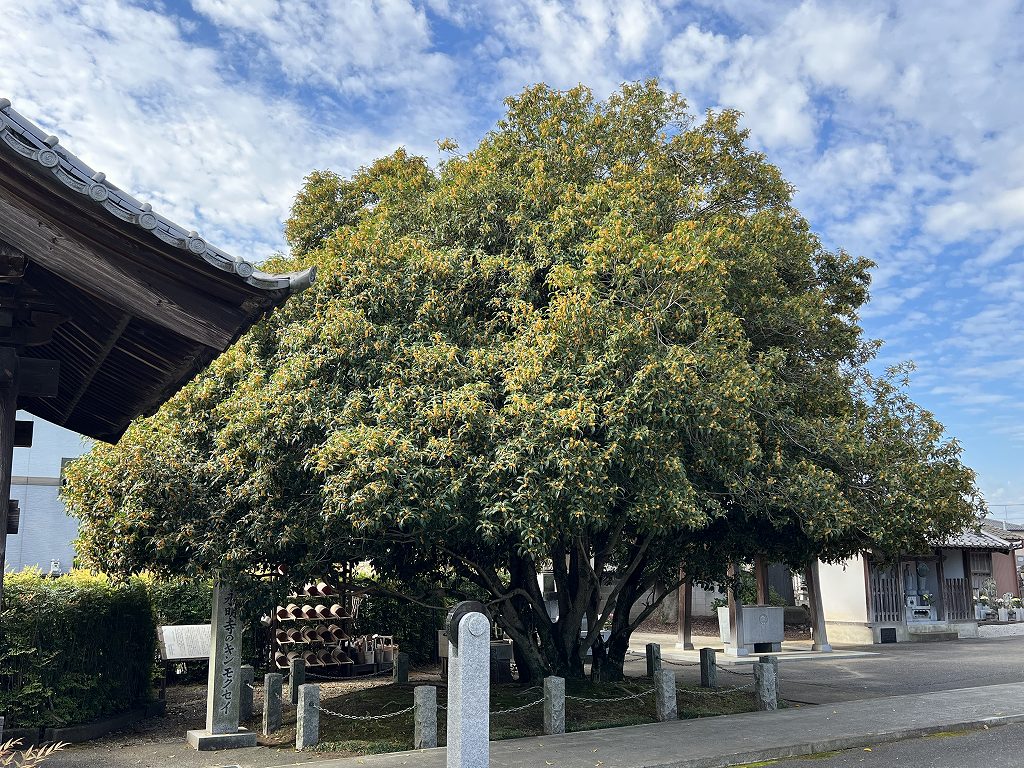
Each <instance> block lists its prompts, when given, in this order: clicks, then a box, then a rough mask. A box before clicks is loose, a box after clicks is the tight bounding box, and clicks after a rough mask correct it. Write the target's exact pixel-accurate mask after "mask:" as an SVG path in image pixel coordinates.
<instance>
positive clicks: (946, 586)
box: [942, 579, 974, 621]
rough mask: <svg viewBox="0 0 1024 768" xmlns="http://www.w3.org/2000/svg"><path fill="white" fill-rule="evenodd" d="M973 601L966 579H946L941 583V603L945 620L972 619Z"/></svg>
mask: <svg viewBox="0 0 1024 768" xmlns="http://www.w3.org/2000/svg"><path fill="white" fill-rule="evenodd" d="M973 602H974V601H973V600H972V599H971V593H970V591H969V590H968V589H967V581H966V579H946V580H945V581H944V582H943V583H942V604H943V605H944V606H945V607H946V621H963V620H965V619H973V618H974V605H973Z"/></svg>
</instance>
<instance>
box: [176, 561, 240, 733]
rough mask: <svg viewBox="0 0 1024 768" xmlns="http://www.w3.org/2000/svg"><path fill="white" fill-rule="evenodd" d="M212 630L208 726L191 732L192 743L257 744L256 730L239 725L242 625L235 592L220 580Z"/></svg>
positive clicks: (214, 600) (208, 687)
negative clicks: (248, 729)
mask: <svg viewBox="0 0 1024 768" xmlns="http://www.w3.org/2000/svg"><path fill="white" fill-rule="evenodd" d="M211 626H212V628H211V631H210V674H209V677H208V682H207V686H206V728H205V729H204V730H201V731H199V730H195V731H188V732H187V734H186V739H187V740H188V743H189V745H190V746H192V747H195V748H196V749H199V750H204V751H205V750H214V749H237V748H238V747H255V746H256V733H255V732H253V731H247V730H245V729H244V728H239V727H238V715H239V707H240V705H241V693H242V692H241V681H242V643H241V640H242V627H241V625H240V624H239V622H238V610H237V607H236V605H235V592H234V590H233V589H232V588H231V586H230V585H228V584H226V583H225V582H224V581H222V580H221V579H217V580H216V581H215V582H214V585H213V617H212V620H211Z"/></svg>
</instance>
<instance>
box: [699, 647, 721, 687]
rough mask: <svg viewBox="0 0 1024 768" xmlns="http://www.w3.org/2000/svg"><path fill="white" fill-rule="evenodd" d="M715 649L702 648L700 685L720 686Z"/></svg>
mask: <svg viewBox="0 0 1024 768" xmlns="http://www.w3.org/2000/svg"><path fill="white" fill-rule="evenodd" d="M715 653H716V651H715V649H714V648H701V649H700V687H701V688H717V687H718V667H716V666H715Z"/></svg>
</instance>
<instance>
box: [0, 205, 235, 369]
mask: <svg viewBox="0 0 1024 768" xmlns="http://www.w3.org/2000/svg"><path fill="white" fill-rule="evenodd" d="M0 238H3V239H4V240H6V241H7V242H8V243H10V244H11V245H13V246H15V247H16V248H18V249H20V250H22V251H24V252H25V253H27V254H28V255H29V258H30V259H31V260H32V261H35V262H36V263H38V264H40V265H41V266H43V267H45V268H46V269H48V270H50V271H51V272H53V273H55V274H57V275H60V276H61V277H63V278H65V279H66V280H68V281H69V282H71V283H73V284H75V285H76V286H78V287H79V288H80V289H81V290H83V291H86V292H87V293H90V294H92V295H93V296H95V297H97V298H99V299H100V300H101V301H104V302H106V303H108V304H111V305H113V306H116V307H118V308H119V309H121V310H122V311H124V312H126V313H128V314H130V315H135V316H137V317H141V318H145V319H146V320H149V321H150V322H153V323H156V324H157V325H160V326H163V327H164V328H169V329H171V330H173V331H175V332H176V333H179V334H181V335H182V336H184V337H186V338H189V339H192V340H193V341H198V342H200V343H202V344H206V345H207V346H210V347H213V348H215V349H218V350H224V349H226V348H227V347H228V345H229V344H230V343H231V341H232V339H233V337H234V329H236V328H237V327H238V325H239V324H240V322H241V320H242V318H243V316H244V312H243V311H242V310H241V309H240V308H239V309H235V308H231V307H228V306H226V305H225V304H223V303H219V302H215V301H213V300H211V299H209V298H206V297H204V296H203V295H202V294H201V293H199V292H197V291H194V290H191V289H190V288H189V287H188V286H187V285H184V284H180V283H177V282H176V281H175V279H174V278H171V277H168V276H166V275H162V274H160V273H158V272H156V271H155V270H154V269H152V268H149V267H147V266H146V265H145V264H138V263H136V264H131V265H128V264H125V263H123V262H124V259H114V258H110V257H108V256H107V255H106V254H103V253H101V252H99V251H98V250H94V249H93V248H90V247H87V246H86V245H84V244H83V243H81V242H79V241H78V240H77V239H72V237H71V236H69V235H68V234H67V233H66V232H65V231H63V230H61V229H58V228H57V227H56V226H53V225H51V224H49V223H47V222H45V221H41V220H40V218H39V216H37V215H36V214H35V213H34V212H33V213H29V212H28V211H27V210H25V208H24V207H23V205H20V204H18V201H17V199H15V198H13V197H12V195H11V193H10V192H9V191H7V190H6V189H4V188H2V187H0ZM119 261H120V262H122V263H120V264H119V263H118V262H119ZM188 277H193V278H195V279H197V280H198V278H199V276H198V275H195V274H192V275H187V276H186V279H187V278H188Z"/></svg>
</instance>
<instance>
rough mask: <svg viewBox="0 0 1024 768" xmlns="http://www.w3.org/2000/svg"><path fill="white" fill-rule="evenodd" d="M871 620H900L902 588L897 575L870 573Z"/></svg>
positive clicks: (901, 617)
mask: <svg viewBox="0 0 1024 768" xmlns="http://www.w3.org/2000/svg"><path fill="white" fill-rule="evenodd" d="M870 582H871V621H885V622H892V621H902V620H903V590H902V589H901V588H900V580H899V577H898V576H893V575H889V574H887V573H885V572H883V573H872V574H871V579H870Z"/></svg>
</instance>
